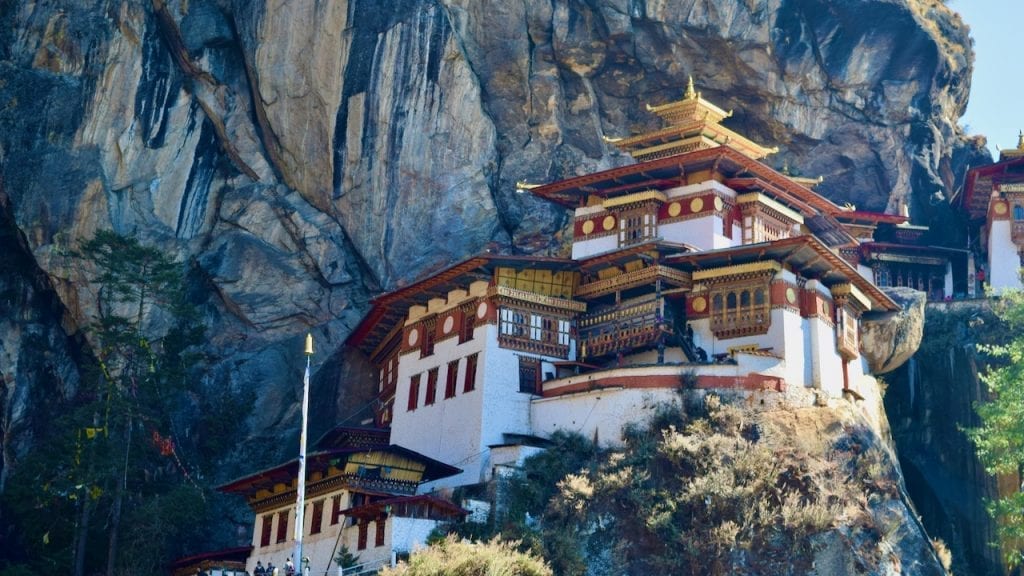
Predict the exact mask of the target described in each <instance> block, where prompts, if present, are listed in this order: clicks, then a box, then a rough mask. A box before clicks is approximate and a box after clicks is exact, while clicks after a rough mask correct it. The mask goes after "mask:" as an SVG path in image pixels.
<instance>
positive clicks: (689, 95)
mask: <svg viewBox="0 0 1024 576" xmlns="http://www.w3.org/2000/svg"><path fill="white" fill-rule="evenodd" d="M698 97H699V96H698V95H697V92H696V90H694V89H693V76H690V81H689V82H687V83H686V99H687V100H696V99H697V98H698Z"/></svg>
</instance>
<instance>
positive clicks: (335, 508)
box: [331, 494, 341, 526]
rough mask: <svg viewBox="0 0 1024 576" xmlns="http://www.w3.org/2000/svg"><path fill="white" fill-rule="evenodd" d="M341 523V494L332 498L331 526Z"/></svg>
mask: <svg viewBox="0 0 1024 576" xmlns="http://www.w3.org/2000/svg"><path fill="white" fill-rule="evenodd" d="M340 521H341V494H336V495H334V496H333V497H332V498H331V526H334V525H335V524H337V523H338V522H340Z"/></svg>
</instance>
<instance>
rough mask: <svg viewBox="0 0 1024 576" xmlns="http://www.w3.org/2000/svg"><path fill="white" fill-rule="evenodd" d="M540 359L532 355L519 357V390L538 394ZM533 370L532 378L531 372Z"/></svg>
mask: <svg viewBox="0 0 1024 576" xmlns="http://www.w3.org/2000/svg"><path fill="white" fill-rule="evenodd" d="M540 369H541V366H540V359H539V358H532V357H530V356H520V357H519V391H520V392H522V393H524V394H537V393H538V392H539V384H540ZM530 371H532V372H533V378H530V374H529V372H530Z"/></svg>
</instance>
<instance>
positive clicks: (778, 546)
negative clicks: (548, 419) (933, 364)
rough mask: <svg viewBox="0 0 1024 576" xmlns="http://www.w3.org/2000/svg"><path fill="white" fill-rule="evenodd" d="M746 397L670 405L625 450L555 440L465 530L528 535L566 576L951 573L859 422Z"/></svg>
mask: <svg viewBox="0 0 1024 576" xmlns="http://www.w3.org/2000/svg"><path fill="white" fill-rule="evenodd" d="M691 400H693V399H691ZM736 402H738V399H734V400H731V401H723V400H722V399H721V398H720V397H718V396H715V395H710V396H707V397H706V398H704V399H703V401H700V400H694V401H691V402H686V403H682V404H673V405H669V406H664V407H662V408H661V409H660V410H659V412H658V415H657V416H656V417H655V418H654V419H653V420H652V421H651V422H650V423H647V424H644V425H638V426H635V427H632V428H630V429H629V430H627V432H626V435H625V437H626V440H625V446H624V447H623V448H622V449H620V450H610V451H600V450H596V449H595V448H594V446H593V445H592V444H591V443H590V442H589V441H587V440H586V439H584V438H581V437H579V436H577V435H574V434H569V433H563V434H560V435H557V436H556V437H555V438H554V440H555V442H556V447H553V448H551V449H549V450H547V451H546V452H544V453H542V454H540V455H537V456H535V457H533V458H530V459H528V460H527V461H526V464H525V466H524V468H523V470H522V471H521V473H520V474H518V475H515V476H512V477H509V478H507V480H506V481H504V482H503V483H500V484H499V487H498V493H499V498H498V501H499V507H498V508H497V510H498V512H497V513H496V514H494V515H493V517H492V518H491V520H490V521H489V523H488V524H486V525H481V524H476V525H474V524H471V523H467V524H464V525H462V526H460V527H459V528H458V531H459V532H461V533H462V534H464V535H472V536H474V537H482V538H489V537H492V536H493V535H496V534H500V535H501V536H502V537H505V538H512V539H516V540H520V541H522V543H523V544H522V545H523V546H524V547H525V548H527V549H530V550H532V551H534V552H535V553H537V554H539V555H541V556H543V557H544V558H545V559H546V560H547V561H548V562H549V563H550V564H551V566H552V568H553V569H554V570H555V573H556V574H562V575H582V574H636V575H640V574H694V575H697V574H701V575H707V574H809V573H814V572H813V571H814V570H815V569H816V570H819V572H818V573H835V574H839V573H843V574H862V573H863V574H868V573H876V572H877V571H879V570H880V567H881V566H882V565H883V564H885V563H895V564H897V565H898V564H900V563H903V566H904V570H911V572H906V573H916V574H932V573H934V574H940V573H942V572H941V568H939V567H938V562H937V561H936V560H935V559H934V557H933V556H932V555H931V550H930V546H929V545H928V544H927V543H925V542H923V541H919V540H918V541H915V540H914V536H913V535H911V534H910V533H909V532H908V523H909V522H910V520H909V518H908V517H907V516H906V514H905V513H903V512H902V510H904V509H903V507H902V503H900V502H899V499H900V494H899V486H898V482H899V478H898V476H897V474H896V472H895V470H894V468H893V465H892V464H893V463H892V462H891V461H890V458H889V455H888V452H887V450H886V449H885V448H884V445H883V444H882V443H880V442H879V441H878V438H876V437H875V436H874V434H873V433H872V432H871V430H870V429H869V428H867V427H865V426H864V425H863V424H862V423H861V422H860V421H859V420H858V419H857V418H856V417H851V415H850V414H844V413H841V411H833V410H832V409H827V408H807V409H792V410H777V411H763V412H759V411H753V410H749V409H744V408H741V407H739V406H738V405H737V404H736ZM812 430H813V431H814V432H815V434H811V431H812ZM810 436H817V437H816V438H810ZM501 502H505V503H506V504H505V505H504V506H502V504H501ZM815 567H816V568H815ZM821 570H825V571H824V572H820V571H821Z"/></svg>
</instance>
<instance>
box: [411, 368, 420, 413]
mask: <svg viewBox="0 0 1024 576" xmlns="http://www.w3.org/2000/svg"><path fill="white" fill-rule="evenodd" d="M419 398H420V375H419V374H417V375H415V376H413V377H412V380H411V381H410V382H409V412H412V411H413V410H415V409H416V405H417V403H418V402H419Z"/></svg>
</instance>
